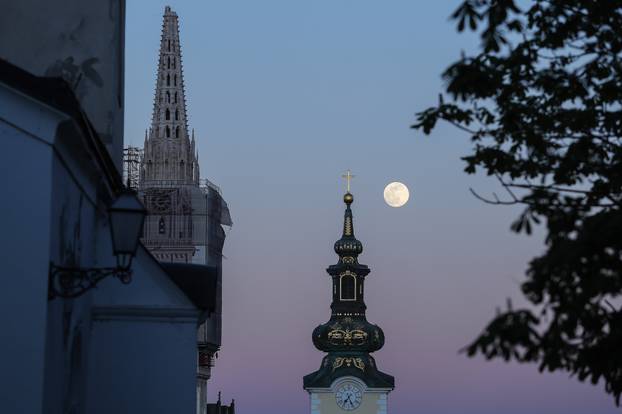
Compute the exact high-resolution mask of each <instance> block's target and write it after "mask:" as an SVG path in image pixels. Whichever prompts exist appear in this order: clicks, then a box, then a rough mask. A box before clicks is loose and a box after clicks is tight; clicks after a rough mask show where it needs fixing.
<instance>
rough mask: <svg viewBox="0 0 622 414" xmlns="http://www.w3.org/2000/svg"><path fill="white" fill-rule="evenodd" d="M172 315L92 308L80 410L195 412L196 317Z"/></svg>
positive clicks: (96, 412)
mask: <svg viewBox="0 0 622 414" xmlns="http://www.w3.org/2000/svg"><path fill="white" fill-rule="evenodd" d="M176 319H177V320H176V321H172V320H171V318H170V317H163V316H160V317H158V316H157V314H151V315H145V314H143V315H141V314H136V315H116V314H114V313H112V314H111V313H110V312H105V311H97V312H95V314H94V320H93V325H92V328H91V350H90V351H91V358H90V359H89V370H90V371H91V372H93V374H94V375H91V376H90V377H89V383H88V405H87V411H86V412H88V413H90V414H99V413H101V414H110V413H150V414H155V413H163V414H164V413H167V414H168V413H191V412H193V411H194V410H195V404H196V403H195V398H196V397H195V385H196V378H195V371H196V354H195V352H194V349H195V347H196V342H195V341H196V339H195V338H196V317H187V318H181V317H178V318H176ZM180 372H185V373H188V375H183V376H180V375H179V373H180Z"/></svg>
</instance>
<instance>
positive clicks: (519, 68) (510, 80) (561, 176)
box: [413, 0, 622, 405]
mask: <svg viewBox="0 0 622 414" xmlns="http://www.w3.org/2000/svg"><path fill="white" fill-rule="evenodd" d="M452 18H453V19H454V20H455V21H456V22H457V29H458V31H463V30H465V29H467V28H468V29H469V30H472V31H476V32H478V33H479V35H480V37H481V41H482V43H481V47H480V48H479V49H478V50H477V52H476V53H474V54H473V55H471V56H464V55H463V56H462V57H461V58H460V59H459V60H457V61H456V62H454V63H453V64H451V66H449V67H448V68H447V69H446V71H445V72H444V73H443V79H444V80H445V81H446V87H445V88H446V91H445V92H446V94H445V96H447V98H446V100H447V101H448V102H444V100H443V95H441V96H440V98H439V103H438V105H436V106H434V107H431V108H428V109H426V110H425V111H423V112H420V113H418V114H417V120H416V123H415V125H413V128H415V129H419V130H422V131H423V132H424V133H425V134H429V133H430V132H431V131H432V129H433V128H434V127H435V125H436V123H437V121H438V120H444V121H447V122H449V123H451V124H453V125H455V126H456V127H457V128H459V129H461V130H464V131H466V132H467V133H468V134H469V135H470V138H471V140H472V142H473V152H472V153H471V154H469V155H467V156H465V157H464V158H463V160H464V161H465V162H466V168H465V171H466V172H467V173H471V174H472V173H474V172H475V171H476V169H482V170H484V171H486V172H487V174H489V175H491V176H494V177H496V179H497V180H498V181H499V183H500V186H501V188H503V190H504V194H505V196H504V197H497V196H496V195H493V196H492V197H483V196H481V195H479V194H477V193H474V194H475V195H476V196H478V197H479V198H481V199H482V200H484V201H486V202H489V203H493V204H522V205H524V210H523V211H522V214H520V216H519V217H518V219H517V220H516V221H515V222H514V223H513V224H512V226H511V229H512V230H513V231H515V232H517V233H520V232H524V233H527V234H530V233H531V230H532V226H533V225H537V224H539V223H543V225H545V226H546V231H547V235H546V239H545V242H546V250H545V252H544V253H543V254H542V255H541V256H539V257H536V258H534V259H532V260H531V262H530V263H529V266H528V269H527V274H526V280H525V281H524V283H523V284H522V286H521V289H522V292H523V294H524V295H525V297H526V298H527V299H528V300H529V301H530V302H531V303H532V304H534V306H532V307H530V308H527V309H512V307H511V306H510V305H508V309H507V310H505V311H503V312H500V313H498V314H497V316H496V317H495V318H494V319H493V320H492V321H491V322H490V323H489V324H488V326H487V327H486V328H485V329H484V330H483V332H482V333H481V334H480V335H479V337H478V338H476V339H475V340H474V341H473V343H471V344H470V345H469V346H467V347H466V348H465V350H466V352H467V353H468V355H469V356H474V355H477V354H482V355H484V356H485V357H486V358H488V359H492V358H503V359H505V360H516V361H519V362H533V363H537V364H539V369H540V371H543V370H547V371H559V370H561V371H567V372H570V373H571V374H573V375H575V376H576V377H577V378H578V379H579V380H581V381H584V380H590V381H591V382H592V383H594V384H596V383H598V382H599V381H601V380H602V381H603V382H604V385H605V389H606V391H607V392H608V393H610V394H612V395H613V396H614V397H615V401H616V404H618V405H619V403H620V396H621V394H622V352H621V350H622V311H621V308H620V305H621V304H622V300H621V296H620V295H621V293H622V214H621V209H620V208H621V205H622V191H621V189H622V138H621V137H622V59H621V58H622V56H621V52H622V2H621V1H618V0H607V1H602V0H548V1H544V0H533V1H531V2H530V3H529V4H528V5H527V7H526V8H525V9H519V7H517V5H516V4H515V3H514V1H512V0H467V1H464V2H463V3H462V4H461V5H460V6H459V7H458V9H457V10H456V11H455V12H454V14H453V15H452Z"/></svg>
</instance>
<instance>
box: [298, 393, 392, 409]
mask: <svg viewBox="0 0 622 414" xmlns="http://www.w3.org/2000/svg"><path fill="white" fill-rule="evenodd" d="M309 396H310V404H311V411H310V412H311V414H343V413H344V412H345V411H344V410H343V409H341V408H340V407H339V406H338V405H337V402H336V400H335V393H334V392H332V391H328V392H312V393H310V394H309ZM349 412H350V413H352V414H386V413H387V392H386V391H382V392H373V391H371V390H367V391H366V392H365V393H363V398H362V401H361V405H360V406H359V407H358V408H357V409H355V410H352V411H349Z"/></svg>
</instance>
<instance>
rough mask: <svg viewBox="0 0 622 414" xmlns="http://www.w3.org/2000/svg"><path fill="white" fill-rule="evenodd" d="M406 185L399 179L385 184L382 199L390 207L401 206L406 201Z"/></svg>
mask: <svg viewBox="0 0 622 414" xmlns="http://www.w3.org/2000/svg"><path fill="white" fill-rule="evenodd" d="M409 196H410V193H409V192H408V187H406V186H405V185H404V184H402V183H400V182H399V181H394V182H392V183H389V184H387V186H386V187H385V188H384V201H386V203H387V204H388V205H390V206H391V207H402V206H403V205H404V204H406V202H407V201H408V197H409Z"/></svg>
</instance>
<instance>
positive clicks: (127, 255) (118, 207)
mask: <svg viewBox="0 0 622 414" xmlns="http://www.w3.org/2000/svg"><path fill="white" fill-rule="evenodd" d="M108 212H109V216H110V231H111V235H112V250H113V252H114V254H115V255H116V256H117V265H118V266H119V267H121V268H124V269H127V268H129V267H130V264H131V261H132V258H133V257H134V256H135V255H136V250H137V249H138V241H139V240H140V236H141V235H142V232H143V223H144V221H145V215H146V210H145V208H144V207H143V205H142V203H141V202H140V201H139V200H138V198H137V197H136V194H135V193H134V192H130V191H126V192H124V193H122V194H121V195H120V196H119V198H117V200H116V201H115V202H114V203H113V204H112V206H111V207H110V209H109V210H108Z"/></svg>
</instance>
